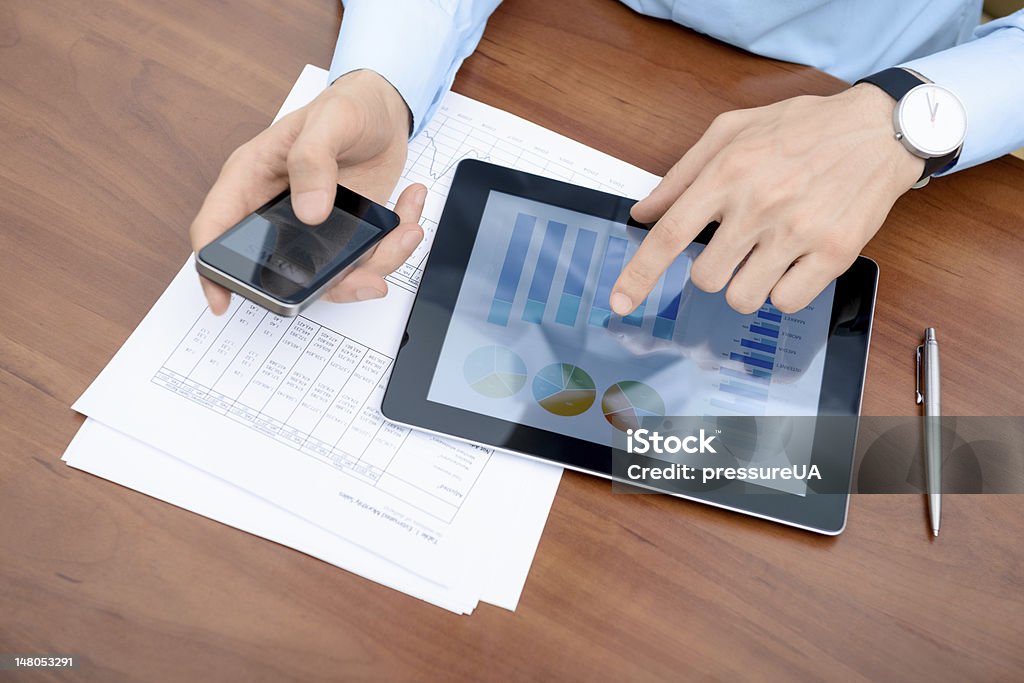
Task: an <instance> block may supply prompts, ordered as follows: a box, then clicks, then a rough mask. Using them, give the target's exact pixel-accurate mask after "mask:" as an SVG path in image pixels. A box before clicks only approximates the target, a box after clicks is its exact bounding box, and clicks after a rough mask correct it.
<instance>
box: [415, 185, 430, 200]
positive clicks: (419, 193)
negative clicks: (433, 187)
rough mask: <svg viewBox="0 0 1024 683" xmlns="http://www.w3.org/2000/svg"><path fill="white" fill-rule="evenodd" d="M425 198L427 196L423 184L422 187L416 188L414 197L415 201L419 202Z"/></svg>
mask: <svg viewBox="0 0 1024 683" xmlns="http://www.w3.org/2000/svg"><path fill="white" fill-rule="evenodd" d="M426 198H427V186H426V185H423V186H422V187H420V189H418V190H416V196H415V197H414V199H415V200H416V203H417V204H419V203H420V202H422V201H424V200H425V199H426Z"/></svg>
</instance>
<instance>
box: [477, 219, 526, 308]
mask: <svg viewBox="0 0 1024 683" xmlns="http://www.w3.org/2000/svg"><path fill="white" fill-rule="evenodd" d="M536 223H537V217H536V216H530V215H529V214H525V213H520V214H519V215H517V216H516V224H515V227H513V228H512V237H511V239H510V240H509V244H508V251H506V252H505V261H504V263H502V265H501V273H500V274H499V275H498V285H497V287H496V288H495V291H494V301H492V302H491V311H490V314H489V315H488V316H487V322H490V323H494V324H495V325H508V319H509V316H510V315H511V314H512V304H513V302H515V300H516V290H518V289H519V278H520V277H522V274H523V265H524V264H525V263H526V252H527V251H529V249H530V240H531V239H533V227H534V225H536Z"/></svg>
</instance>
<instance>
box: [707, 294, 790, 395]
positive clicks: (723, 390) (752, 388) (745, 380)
mask: <svg viewBox="0 0 1024 683" xmlns="http://www.w3.org/2000/svg"><path fill="white" fill-rule="evenodd" d="M781 322H782V314H781V313H780V312H779V311H778V310H777V309H775V308H774V307H773V306H772V305H771V304H765V305H764V306H763V307H762V308H761V310H759V311H757V313H755V314H754V315H752V316H751V317H750V318H749V322H747V323H746V324H745V327H746V331H747V333H748V334H749V336H746V335H744V336H743V337H741V338H740V339H738V340H736V341H738V342H739V347H738V348H737V350H736V351H730V352H729V354H728V360H724V361H723V362H722V364H721V366H719V368H718V374H719V375H721V377H722V381H721V382H719V384H718V390H719V392H720V395H719V396H716V397H713V398H711V399H710V401H709V402H710V403H711V405H712V406H713V407H714V408H718V409H720V410H725V411H727V412H729V413H735V414H737V415H764V414H765V407H766V406H767V403H768V398H769V395H770V387H771V382H772V371H773V370H774V369H775V354H776V353H777V352H778V346H779V343H778V338H779V331H780V324H781Z"/></svg>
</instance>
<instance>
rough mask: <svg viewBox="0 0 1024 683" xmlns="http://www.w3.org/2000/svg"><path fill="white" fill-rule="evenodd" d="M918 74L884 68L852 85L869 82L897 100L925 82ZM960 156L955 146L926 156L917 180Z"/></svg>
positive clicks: (951, 162) (950, 163)
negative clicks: (943, 152)
mask: <svg viewBox="0 0 1024 683" xmlns="http://www.w3.org/2000/svg"><path fill="white" fill-rule="evenodd" d="M927 82H928V81H926V80H924V79H923V78H921V77H920V76H917V75H915V74H914V73H912V72H910V71H908V70H907V69H901V68H899V67H893V68H892V69H885V70H883V71H879V72H878V73H875V74H871V75H870V76H865V77H864V78H862V79H860V80H859V81H857V82H856V83H854V85H859V84H861V83H870V84H871V85H873V86H875V87H876V88H881V89H882V90H884V91H885V92H886V93H888V95H889V96H890V97H891V98H893V99H894V100H896V101H897V102H899V101H900V100H901V99H903V96H904V95H906V94H907V93H908V92H910V91H911V90H913V89H914V88H916V87H917V86H919V85H922V84H924V83H927ZM959 158H960V148H957V149H955V150H953V151H952V152H950V153H949V154H944V155H942V156H941V157H928V158H925V160H924V172H923V173H921V177H920V178H918V182H920V181H921V180H924V179H925V178H928V177H929V176H933V175H935V174H936V173H941V172H942V171H945V170H946V169H947V168H949V167H950V166H952V165H953V164H955V163H956V160H957V159H959Z"/></svg>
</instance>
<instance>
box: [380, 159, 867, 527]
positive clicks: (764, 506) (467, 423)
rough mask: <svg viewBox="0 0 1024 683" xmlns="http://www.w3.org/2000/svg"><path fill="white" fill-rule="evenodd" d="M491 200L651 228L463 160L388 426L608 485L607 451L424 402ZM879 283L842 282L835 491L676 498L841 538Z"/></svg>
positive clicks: (829, 363) (587, 200)
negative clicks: (594, 477)
mask: <svg viewBox="0 0 1024 683" xmlns="http://www.w3.org/2000/svg"><path fill="white" fill-rule="evenodd" d="M492 191H494V192H501V193H504V194H509V195H514V196H519V197H523V198H527V199H530V200H533V201H536V202H541V203H544V204H550V205H553V206H558V207H562V208H565V209H569V210H572V211H577V212H580V213H585V214H589V215H592V216H596V217H600V218H604V219H608V220H611V221H614V222H617V223H620V224H626V225H630V226H633V227H639V228H643V229H647V227H648V226H644V225H641V224H639V223H637V222H636V221H634V220H633V219H632V218H631V217H630V215H629V211H630V208H631V207H632V206H633V204H634V201H633V200H630V199H627V198H624V197H619V196H616V195H612V194H608V193H605V192H601V191H598V190H593V189H590V188H586V187H580V186H577V185H571V184H569V183H565V182H561V181H558V180H551V179H548V178H543V177H541V176H537V175H533V174H530V173H525V172H522V171H517V170H513V169H509V168H505V167H501V166H496V165H493V164H489V163H486V162H482V161H477V160H465V161H462V162H461V163H460V164H459V166H458V168H457V170H456V173H455V177H454V180H453V181H452V186H451V190H450V193H449V197H448V201H447V202H446V204H445V207H444V211H443V213H442V216H441V220H440V222H439V224H438V228H437V233H436V235H435V237H434V244H433V247H432V249H431V252H430V256H429V258H428V260H427V263H426V266H425V268H424V272H423V276H422V279H421V282H420V288H419V292H418V293H417V295H416V300H415V303H414V304H413V307H412V311H411V313H410V316H409V321H408V324H407V327H406V333H405V335H404V337H403V340H402V344H401V348H400V350H399V352H398V355H397V357H396V359H395V365H394V369H393V371H392V374H391V379H390V382H389V384H388V387H387V390H386V392H385V395H384V400H383V405H382V411H383V413H384V415H385V416H386V417H388V418H389V419H391V420H395V421H397V422H401V423H404V424H408V425H411V426H414V427H417V428H420V429H426V430H429V431H433V432H437V433H441V434H447V435H451V436H454V437H457V438H461V439H464V440H467V441H472V442H474V443H478V444H482V445H487V446H492V447H495V448H501V449H506V450H511V451H516V452H519V453H522V454H525V455H528V456H532V457H536V458H540V459H542V460H548V461H551V462H554V463H556V464H559V465H563V466H566V467H570V468H573V469H577V470H581V471H583V472H588V473H592V474H598V475H601V476H606V477H610V476H611V473H612V452H613V449H612V448H611V447H610V446H608V445H600V444H596V443H592V442H590V441H584V440H582V439H577V438H575V437H570V436H565V435H563V434H558V433H554V432H549V431H546V430H543V429H539V428H536V427H530V426H527V425H521V424H516V423H510V422H507V421H505V420H501V419H498V418H495V417H490V416H487V415H483V414H479V413H473V412H469V411H466V410H463V409H460V408H455V407H452V406H448V405H444V404H441V403H437V402H434V401H430V400H428V399H427V394H428V391H429V389H430V384H431V382H432V381H433V376H434V369H435V367H436V366H437V361H438V358H439V355H440V353H441V348H442V345H443V343H444V339H445V336H446V335H447V332H448V325H449V322H450V320H451V314H452V311H453V310H454V307H455V303H456V300H457V299H458V295H459V291H460V289H461V287H462V280H463V277H464V275H465V272H466V267H467V264H468V263H469V258H470V254H471V253H472V250H473V246H474V244H475V242H476V233H477V230H478V227H479V225H480V221H481V217H482V215H483V212H484V207H485V205H486V203H487V200H488V198H489V196H490V193H491V192H492ZM715 227H716V226H715V225H714V224H712V225H710V226H708V227H707V228H706V229H705V230H704V231H703V232H702V233H701V234H700V236H699V237H698V238H697V240H696V241H698V242H700V243H702V244H706V243H707V242H708V240H709V239H710V238H711V236H712V235H713V234H714V230H715ZM877 279H878V267H877V265H876V264H875V263H874V262H873V261H871V260H870V259H867V258H864V257H860V258H858V259H857V261H856V262H855V263H854V264H853V266H851V267H850V269H849V270H848V271H847V272H846V273H844V274H843V275H842V276H840V277H839V278H838V279H837V281H836V290H835V296H834V299H833V307H832V315H831V322H830V327H829V330H830V331H829V337H828V342H827V346H826V355H825V366H824V376H823V379H822V389H821V399H820V401H819V406H818V411H819V415H821V416H840V417H842V418H845V419H832V420H830V422H829V423H828V428H827V429H818V430H816V432H815V438H814V447H813V455H812V460H811V464H815V465H818V467H819V469H820V470H821V473H822V477H823V479H822V481H823V482H826V485H825V486H821V487H814V486H812V487H811V488H812V489H814V488H817V489H818V490H821V491H831V492H828V493H816V492H815V491H814V490H810V491H808V493H807V495H805V496H795V495H791V494H787V493H778V492H772V491H770V490H767V489H765V488H764V487H759V486H756V485H754V484H748V483H746V482H741V481H735V482H730V483H729V484H727V485H726V486H722V487H720V488H717V489H715V490H713V491H705V492H685V493H683V492H679V493H678V495H681V496H683V497H686V498H690V499H694V500H699V501H702V502H706V503H710V504H712V505H717V506H720V507H726V508H729V509H733V510H737V511H740V512H745V513H748V514H752V515H755V516H759V517H764V518H768V519H772V520H776V521H780V522H783V523H787V524H791V525H794V526H799V527H802V528H806V529H809V530H813V531H818V532H820V533H826V534H837V533H840V532H841V531H842V529H843V528H844V526H845V522H846V509H847V503H848V499H849V494H848V493H834V491H844V492H847V491H849V482H850V477H851V471H852V465H853V460H854V448H855V439H856V426H857V420H856V417H857V416H858V415H859V413H860V404H861V396H862V393H863V386H864V372H865V368H866V366H867V354H868V342H869V339H870V330H871V318H872V316H871V313H872V310H873V307H874V297H875V287H876V283H877ZM755 493H756V494H757V495H754V494H755Z"/></svg>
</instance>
